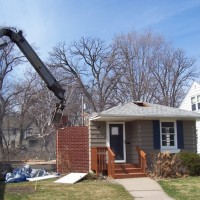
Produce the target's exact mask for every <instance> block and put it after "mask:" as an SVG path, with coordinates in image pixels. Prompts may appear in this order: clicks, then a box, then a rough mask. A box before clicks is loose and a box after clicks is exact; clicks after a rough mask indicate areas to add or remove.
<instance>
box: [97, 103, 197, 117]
mask: <svg viewBox="0 0 200 200" xmlns="http://www.w3.org/2000/svg"><path fill="white" fill-rule="evenodd" d="M106 117H124V118H128V117H130V118H156V117H162V118H187V119H200V114H199V113H195V112H192V111H186V110H181V109H179V108H172V107H168V106H162V105H158V104H151V103H146V102H144V103H143V102H129V103H126V104H124V105H118V106H116V107H113V108H111V109H108V110H105V111H103V112H101V113H99V115H98V116H96V118H106Z"/></svg>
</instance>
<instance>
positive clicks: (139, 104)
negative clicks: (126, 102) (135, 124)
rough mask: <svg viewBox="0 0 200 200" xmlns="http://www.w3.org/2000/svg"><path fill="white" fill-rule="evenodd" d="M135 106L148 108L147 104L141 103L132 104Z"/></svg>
mask: <svg viewBox="0 0 200 200" xmlns="http://www.w3.org/2000/svg"><path fill="white" fill-rule="evenodd" d="M133 103H134V104H135V105H137V106H140V107H148V105H147V104H145V103H143V102H133Z"/></svg>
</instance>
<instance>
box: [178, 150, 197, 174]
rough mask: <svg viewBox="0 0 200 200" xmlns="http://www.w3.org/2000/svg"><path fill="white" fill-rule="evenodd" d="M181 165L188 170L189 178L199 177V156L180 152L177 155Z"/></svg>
mask: <svg viewBox="0 0 200 200" xmlns="http://www.w3.org/2000/svg"><path fill="white" fill-rule="evenodd" d="M177 156H178V157H179V158H180V160H181V161H182V163H183V164H184V165H185V166H186V167H187V168H188V170H189V175H190V176H199V175H200V156H199V155H198V154H196V153H191V152H180V153H178V154H177Z"/></svg>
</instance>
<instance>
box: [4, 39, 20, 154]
mask: <svg viewBox="0 0 200 200" xmlns="http://www.w3.org/2000/svg"><path fill="white" fill-rule="evenodd" d="M1 41H3V42H6V43H7V44H8V45H7V46H6V47H4V48H2V49H1V50H0V150H1V153H2V155H4V146H3V142H5V143H4V145H5V144H6V141H5V137H4V134H3V131H2V127H3V119H4V117H5V115H6V112H8V108H9V107H10V105H11V104H12V103H13V101H14V98H13V97H14V96H15V95H16V94H18V93H19V91H17V92H16V91H15V89H14V84H15V83H14V81H13V80H12V78H11V74H12V73H11V72H12V70H13V68H14V67H16V66H18V65H19V64H21V63H22V58H23V56H22V55H21V54H20V53H19V52H17V51H16V50H15V48H14V44H13V43H11V42H10V41H8V40H7V38H1Z"/></svg>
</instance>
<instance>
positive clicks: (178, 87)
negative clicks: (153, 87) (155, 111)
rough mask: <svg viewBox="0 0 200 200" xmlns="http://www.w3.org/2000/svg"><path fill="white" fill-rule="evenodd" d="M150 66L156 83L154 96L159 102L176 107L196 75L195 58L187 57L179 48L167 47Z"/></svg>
mask: <svg viewBox="0 0 200 200" xmlns="http://www.w3.org/2000/svg"><path fill="white" fill-rule="evenodd" d="M164 53H165V54H164V56H163V55H161V54H160V55H159V56H158V57H157V59H155V61H154V63H153V65H152V66H151V72H152V74H153V75H154V78H155V82H156V84H157V94H156V98H157V101H158V102H159V103H160V104H163V105H167V106H172V107H178V106H179V104H180V102H181V100H182V98H183V97H184V94H185V93H184V90H185V89H186V88H187V87H188V85H189V81H191V80H194V79H195V78H196V77H197V74H198V73H197V70H196V67H195V62H196V59H194V58H189V57H187V56H186V54H185V52H184V51H183V50H181V49H173V48H170V49H167V50H166V51H165V52H164Z"/></svg>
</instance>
